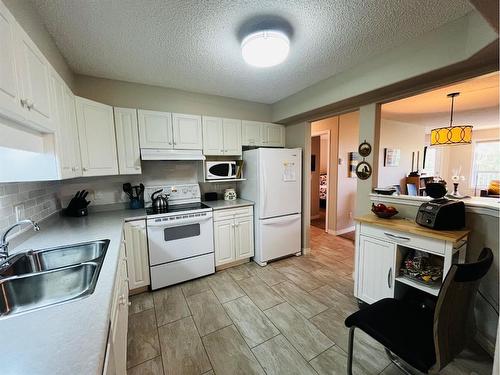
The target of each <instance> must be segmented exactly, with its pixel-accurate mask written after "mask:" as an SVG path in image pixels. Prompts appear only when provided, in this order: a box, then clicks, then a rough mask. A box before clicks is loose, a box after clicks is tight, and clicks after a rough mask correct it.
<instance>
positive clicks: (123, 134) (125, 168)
mask: <svg viewBox="0 0 500 375" xmlns="http://www.w3.org/2000/svg"><path fill="white" fill-rule="evenodd" d="M113 111H114V115H115V131H116V148H117V150H118V168H119V171H120V174H140V173H141V152H140V149H139V129H138V126H137V110H135V109H130V108H116V107H115V108H113Z"/></svg>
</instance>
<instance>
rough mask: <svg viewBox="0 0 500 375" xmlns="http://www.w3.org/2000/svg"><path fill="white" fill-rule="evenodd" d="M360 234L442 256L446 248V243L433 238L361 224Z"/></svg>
mask: <svg viewBox="0 0 500 375" xmlns="http://www.w3.org/2000/svg"><path fill="white" fill-rule="evenodd" d="M361 234H362V235H365V236H370V237H374V238H379V239H382V240H384V241H388V242H393V243H396V244H398V245H403V246H406V247H409V248H412V249H421V250H423V251H426V252H430V253H435V254H444V251H445V246H446V242H445V241H443V240H437V239H434V238H429V237H424V236H419V235H418V234H413V233H408V232H399V231H396V230H392V229H386V228H380V227H376V226H372V225H367V224H361Z"/></svg>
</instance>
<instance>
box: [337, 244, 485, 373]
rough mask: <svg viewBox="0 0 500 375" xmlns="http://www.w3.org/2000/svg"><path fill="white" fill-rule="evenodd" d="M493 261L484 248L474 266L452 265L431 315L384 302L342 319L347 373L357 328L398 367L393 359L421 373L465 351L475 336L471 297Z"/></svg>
mask: <svg viewBox="0 0 500 375" xmlns="http://www.w3.org/2000/svg"><path fill="white" fill-rule="evenodd" d="M492 262H493V253H492V251H491V249H488V248H484V249H483V250H482V251H481V254H480V255H479V258H478V260H477V262H475V263H463V264H453V265H452V266H451V268H450V270H449V272H448V274H447V275H446V277H445V279H444V281H443V285H442V286H441V290H440V292H439V295H438V299H437V303H436V308H435V309H434V311H433V312H432V311H426V309H422V308H420V307H419V306H417V305H416V304H411V303H409V302H405V301H402V300H397V299H393V298H385V299H382V300H380V301H377V302H375V303H373V304H372V305H370V306H368V307H366V308H365V309H363V310H360V311H357V312H355V313H354V314H352V315H350V316H349V317H348V318H347V319H346V320H345V325H346V326H347V327H349V328H350V330H349V353H348V357H347V374H348V375H352V360H353V343H354V329H355V328H359V329H361V330H362V331H364V332H365V333H367V334H368V335H370V336H371V337H373V338H374V339H375V340H377V341H378V342H379V343H381V344H382V345H383V346H384V347H385V348H386V352H387V354H388V355H389V358H390V359H391V361H393V362H394V363H395V364H396V365H398V366H400V364H399V363H397V362H395V359H396V357H397V358H400V359H402V360H403V361H404V362H405V363H406V364H408V365H410V366H412V367H414V368H416V369H417V370H419V371H422V372H423V373H426V374H433V373H437V372H439V371H440V370H441V369H442V368H444V367H445V366H446V365H447V364H448V363H450V362H451V361H452V360H453V359H454V358H455V356H456V355H457V354H459V353H460V352H461V351H462V350H463V349H464V348H465V345H466V343H467V341H468V340H469V339H470V338H471V337H472V336H473V334H474V331H475V328H476V326H475V318H474V311H473V310H474V299H475V297H476V294H477V289H478V287H479V283H480V282H481V279H482V277H483V276H484V275H485V274H486V273H487V272H488V270H489V268H490V266H491V263H492ZM394 355H395V356H396V357H394Z"/></svg>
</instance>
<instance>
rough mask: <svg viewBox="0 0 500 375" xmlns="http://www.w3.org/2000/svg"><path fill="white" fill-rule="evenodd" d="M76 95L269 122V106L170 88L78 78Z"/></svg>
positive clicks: (114, 103)
mask: <svg viewBox="0 0 500 375" xmlns="http://www.w3.org/2000/svg"><path fill="white" fill-rule="evenodd" d="M75 85H76V91H75V94H77V95H79V96H83V97H85V98H88V99H92V100H96V101H99V102H102V103H106V104H109V105H112V106H117V107H128V108H141V109H149V110H153V111H165V112H177V113H188V114H195V115H207V116H219V117H228V118H236V119H242V120H255V121H266V122H268V121H271V106H270V105H267V104H262V103H255V102H249V101H245V100H239V99H232V98H226V97H223V96H217V95H206V94H198V93H193V92H188V91H182V90H176V89H171V88H165V87H159V86H151V85H143V84H138V83H131V82H124V81H116V80H110V79H104V78H96V77H89V76H82V75H77V76H76V77H75Z"/></svg>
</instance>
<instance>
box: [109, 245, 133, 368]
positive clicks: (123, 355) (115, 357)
mask: <svg viewBox="0 0 500 375" xmlns="http://www.w3.org/2000/svg"><path fill="white" fill-rule="evenodd" d="M128 306H129V301H128V278H127V258H126V256H125V247H124V246H123V244H122V246H121V248H120V259H119V263H118V270H117V274H116V278H115V289H114V294H113V302H112V305H111V320H110V329H109V334H108V343H107V346H106V357H105V360H104V368H103V374H104V375H126V374H127V331H128Z"/></svg>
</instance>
